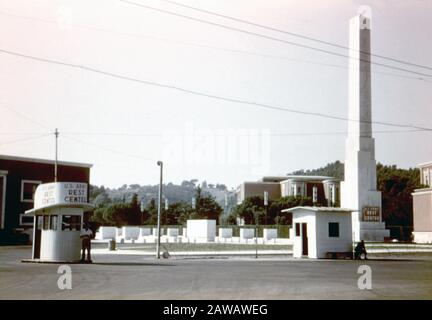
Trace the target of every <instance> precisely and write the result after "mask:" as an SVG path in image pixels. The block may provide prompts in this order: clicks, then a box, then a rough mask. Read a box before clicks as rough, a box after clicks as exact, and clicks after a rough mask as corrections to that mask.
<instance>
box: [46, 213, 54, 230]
mask: <svg viewBox="0 0 432 320" xmlns="http://www.w3.org/2000/svg"><path fill="white" fill-rule="evenodd" d="M43 229H44V230H57V215H44V216H43Z"/></svg>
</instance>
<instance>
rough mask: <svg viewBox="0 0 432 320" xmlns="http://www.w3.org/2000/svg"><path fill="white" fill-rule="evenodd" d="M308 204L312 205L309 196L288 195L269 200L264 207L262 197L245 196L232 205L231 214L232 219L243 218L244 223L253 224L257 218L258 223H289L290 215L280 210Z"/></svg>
mask: <svg viewBox="0 0 432 320" xmlns="http://www.w3.org/2000/svg"><path fill="white" fill-rule="evenodd" d="M310 205H312V200H311V198H308V197H294V196H289V197H282V198H279V199H275V200H269V206H268V208H265V207H264V198H263V197H261V196H253V197H248V198H246V199H245V200H244V201H243V202H242V203H241V204H239V205H237V206H236V207H234V209H233V211H232V214H231V215H232V217H233V218H234V219H235V218H236V217H239V218H243V219H244V222H245V224H255V223H256V220H255V219H258V224H272V223H276V224H291V220H292V215H291V214H290V213H282V212H281V211H282V210H283V209H288V208H293V207H297V206H310Z"/></svg>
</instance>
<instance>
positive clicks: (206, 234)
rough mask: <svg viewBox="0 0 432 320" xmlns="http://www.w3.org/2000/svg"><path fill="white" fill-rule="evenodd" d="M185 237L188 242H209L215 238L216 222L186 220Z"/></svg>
mask: <svg viewBox="0 0 432 320" xmlns="http://www.w3.org/2000/svg"><path fill="white" fill-rule="evenodd" d="M187 237H188V238H189V240H190V241H196V242H211V241H214V240H215V237H216V220H206V219H197V220H188V221H187Z"/></svg>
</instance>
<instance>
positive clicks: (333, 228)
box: [329, 222, 339, 238]
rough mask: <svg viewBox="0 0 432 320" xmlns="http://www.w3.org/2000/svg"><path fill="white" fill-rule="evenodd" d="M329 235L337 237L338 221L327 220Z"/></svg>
mask: <svg viewBox="0 0 432 320" xmlns="http://www.w3.org/2000/svg"><path fill="white" fill-rule="evenodd" d="M329 237H330V238H339V222H329Z"/></svg>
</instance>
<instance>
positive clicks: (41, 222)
mask: <svg viewBox="0 0 432 320" xmlns="http://www.w3.org/2000/svg"><path fill="white" fill-rule="evenodd" d="M87 199H88V185H87V183H82V182H53V183H46V184H41V185H39V186H38V187H37V188H36V192H35V197H34V208H33V209H32V210H28V211H26V212H25V215H27V216H33V217H34V218H33V248H32V260H37V261H40V262H78V261H80V259H81V255H80V253H81V252H80V251H81V240H80V232H81V228H82V224H83V217H84V213H85V212H89V211H92V210H93V205H91V204H89V203H88V200H87Z"/></svg>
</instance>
